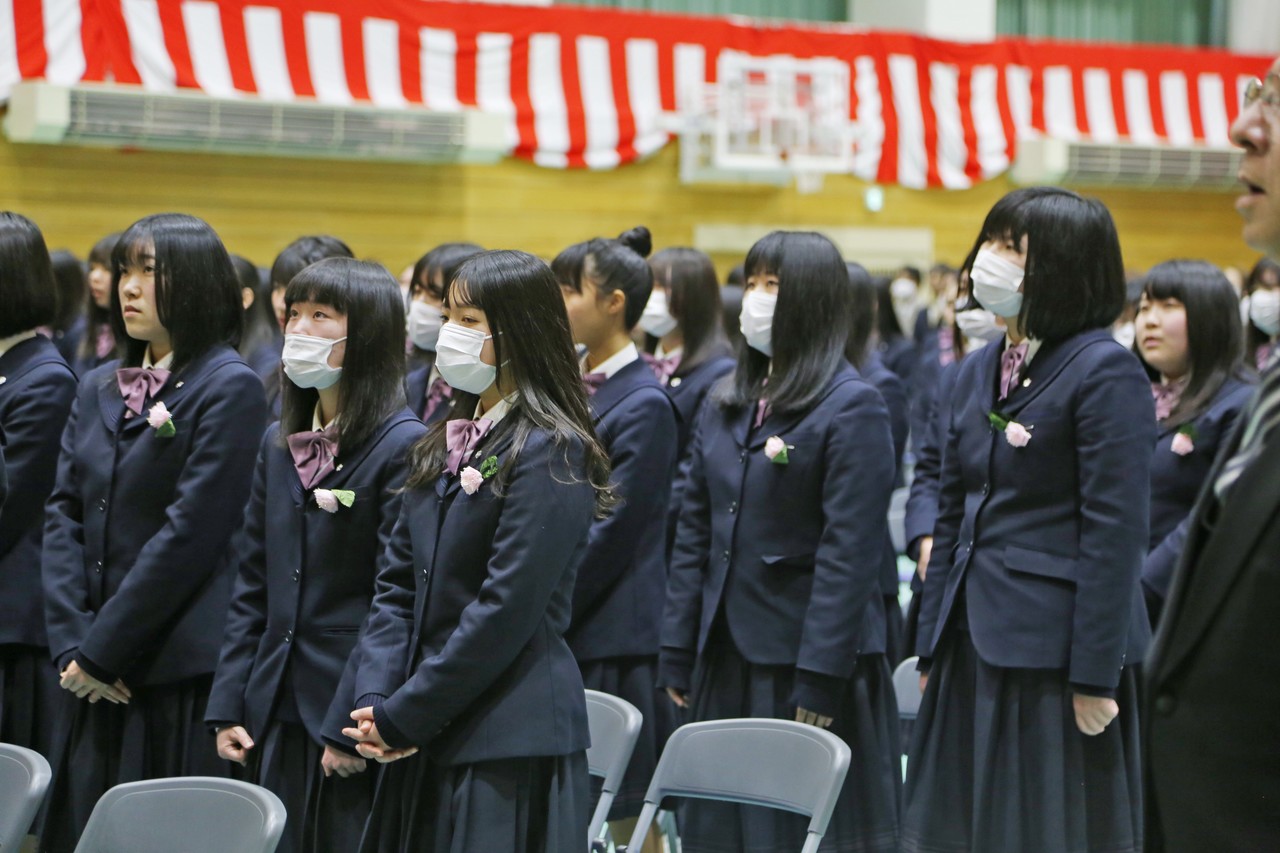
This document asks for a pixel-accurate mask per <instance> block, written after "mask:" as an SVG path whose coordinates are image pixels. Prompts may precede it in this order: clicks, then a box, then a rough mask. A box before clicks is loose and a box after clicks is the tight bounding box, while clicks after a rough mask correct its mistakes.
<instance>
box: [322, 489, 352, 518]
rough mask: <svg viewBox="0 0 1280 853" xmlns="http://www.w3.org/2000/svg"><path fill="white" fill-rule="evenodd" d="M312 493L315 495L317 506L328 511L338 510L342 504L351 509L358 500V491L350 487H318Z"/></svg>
mask: <svg viewBox="0 0 1280 853" xmlns="http://www.w3.org/2000/svg"><path fill="white" fill-rule="evenodd" d="M311 494H312V495H313V496H315V499H316V506H318V507H320V508H321V509H322V510H324V511H325V512H327V513H335V512H337V511H338V507H340V506H345V507H347V508H348V509H350V508H351V506H352V505H353V504H354V503H355V502H356V493H355V492H353V491H351V490H350V489H316V490H315V491H314V492H312V493H311Z"/></svg>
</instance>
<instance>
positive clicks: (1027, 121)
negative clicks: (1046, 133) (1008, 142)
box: [1004, 65, 1039, 139]
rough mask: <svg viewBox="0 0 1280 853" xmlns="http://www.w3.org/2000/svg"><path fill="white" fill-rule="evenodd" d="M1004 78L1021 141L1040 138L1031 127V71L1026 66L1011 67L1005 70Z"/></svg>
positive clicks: (1010, 108)
mask: <svg viewBox="0 0 1280 853" xmlns="http://www.w3.org/2000/svg"><path fill="white" fill-rule="evenodd" d="M1004 77H1005V87H1006V88H1007V89H1008V94H1009V113H1010V114H1011V115H1012V116H1013V129H1014V132H1015V133H1017V134H1018V138H1019V139H1030V138H1033V137H1035V136H1038V135H1039V134H1038V132H1037V131H1036V129H1035V128H1034V127H1032V126H1031V69H1030V68H1027V67H1026V66H1025V65H1010V66H1008V67H1007V68H1005V70H1004Z"/></svg>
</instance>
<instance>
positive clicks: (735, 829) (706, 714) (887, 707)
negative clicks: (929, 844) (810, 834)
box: [678, 632, 902, 853]
mask: <svg viewBox="0 0 1280 853" xmlns="http://www.w3.org/2000/svg"><path fill="white" fill-rule="evenodd" d="M725 634H727V632H725ZM721 637H722V639H717V640H714V641H713V642H712V643H711V644H710V645H708V646H707V648H706V650H705V652H704V654H703V655H702V656H701V657H700V658H699V660H698V664H697V666H696V667H695V669H694V675H693V691H692V697H691V698H692V702H693V709H692V717H693V719H694V720H695V721H698V722H701V721H705V720H723V719H731V718H736V717H766V718H773V719H788V720H793V719H795V712H796V708H795V705H794V704H792V703H791V702H790V696H791V691H792V687H793V682H794V677H795V675H794V673H795V668H794V667H790V666H760V665H757V664H752V663H750V662H749V661H747V660H746V659H744V658H743V657H742V655H741V654H740V653H739V652H738V650H737V649H736V648H735V647H734V645H733V643H732V641H730V640H728V639H727V638H723V637H724V635H723V634H722V635H721ZM831 731H832V732H833V733H834V734H836V735H838V736H839V737H840V738H841V739H842V740H843V741H844V742H845V743H847V744H848V745H849V748H850V749H851V750H852V752H853V760H852V762H851V763H850V766H849V775H848V776H846V777H845V782H844V787H843V788H842V789H841V791H840V796H839V799H838V801H837V803H836V808H835V812H834V813H833V814H832V816H831V823H830V824H829V825H828V827H827V833H826V835H825V836H824V837H823V840H822V846H821V847H820V848H819V849H820V850H821V851H823V853H837V851H838V853H854V851H856V853H864V851H876V853H880V851H883V853H893V851H896V850H897V849H898V809H899V798H900V794H901V790H902V762H901V752H902V750H901V746H900V744H899V741H898V707H897V703H896V701H895V700H894V695H893V679H892V676H891V675H890V673H889V664H888V663H887V662H886V661H885V658H884V655H864V656H862V657H861V658H859V659H858V664H857V667H856V668H855V670H854V673H853V677H852V678H850V679H849V680H848V682H847V683H846V687H845V691H844V695H843V697H842V698H841V703H840V709H839V712H838V713H837V714H836V716H835V721H834V722H833V723H832V725H831ZM678 817H679V825H680V842H681V849H682V850H684V851H685V853H776V851H791V850H799V849H800V848H801V847H802V846H803V845H804V839H805V833H806V831H807V829H808V826H809V819H808V818H807V817H804V816H803V815H798V814H794V813H791V812H784V811H779V810H776V809H768V808H763V807H759V806H739V805H734V804H730V803H719V802H715V801H711V800H693V799H689V800H684V801H682V802H681V803H680V806H679V810H678Z"/></svg>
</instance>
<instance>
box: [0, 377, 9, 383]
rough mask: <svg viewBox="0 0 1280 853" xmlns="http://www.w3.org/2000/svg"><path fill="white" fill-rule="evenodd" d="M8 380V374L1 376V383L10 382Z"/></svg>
mask: <svg viewBox="0 0 1280 853" xmlns="http://www.w3.org/2000/svg"><path fill="white" fill-rule="evenodd" d="M8 381H9V377H8V376H0V385H3V384H4V383H6V382H8Z"/></svg>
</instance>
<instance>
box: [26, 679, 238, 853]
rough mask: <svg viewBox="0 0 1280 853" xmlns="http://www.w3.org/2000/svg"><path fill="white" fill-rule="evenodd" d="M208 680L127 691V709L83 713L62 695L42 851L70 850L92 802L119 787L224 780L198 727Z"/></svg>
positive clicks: (222, 764)
mask: <svg viewBox="0 0 1280 853" xmlns="http://www.w3.org/2000/svg"><path fill="white" fill-rule="evenodd" d="M212 682H213V676H211V675H202V676H198V677H196V678H192V679H188V680H186V681H180V682H177V683H174V684H159V685H152V686H147V687H134V688H133V698H132V699H131V700H130V702H129V704H127V705H113V704H111V703H109V702H107V701H105V700H104V701H101V702H98V703H97V704H93V705H90V704H89V703H88V702H86V701H84V700H81V699H76V698H75V697H74V696H72V695H71V694H70V693H66V692H64V693H63V696H62V697H61V698H62V705H63V717H62V722H61V725H60V726H59V736H58V744H57V746H56V747H55V749H54V752H55V755H53V756H51V757H50V764H51V765H52V766H53V782H52V785H51V788H50V793H49V810H48V815H47V817H46V820H45V822H44V831H43V833H42V838H41V847H42V849H44V850H47V851H50V853H62V852H63V851H67V853H69V851H72V850H74V849H75V844H76V840H77V839H78V838H79V837H80V833H81V832H83V831H84V826H85V824H86V823H88V822H89V814H90V813H91V812H92V811H93V807H94V805H95V804H96V803H97V802H98V798H99V797H101V796H102V795H103V794H104V793H106V792H107V790H108V789H109V788H112V787H114V786H116V785H119V784H121V783H123V782H138V781H142V780H144V779H162V778H168V777H173V776H220V777H224V778H225V777H229V776H230V775H231V767H230V764H229V763H228V762H226V761H224V760H222V759H221V758H219V757H218V751H217V745H216V743H215V741H214V737H213V734H212V733H211V732H210V731H209V728H208V727H207V726H206V725H205V724H204V711H205V707H206V706H207V705H208V703H209V687H210V685H211V684H212Z"/></svg>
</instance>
